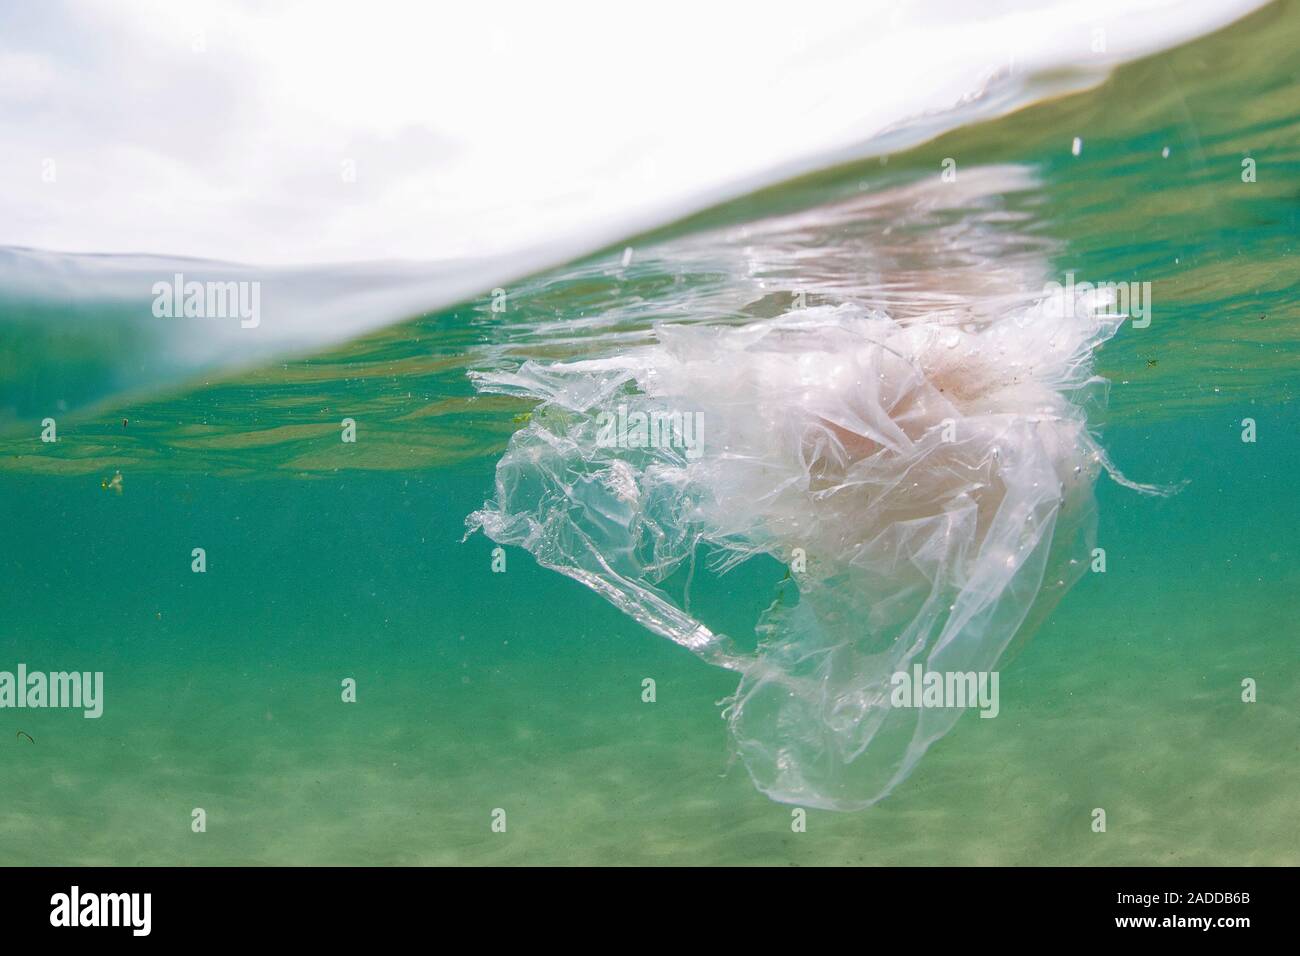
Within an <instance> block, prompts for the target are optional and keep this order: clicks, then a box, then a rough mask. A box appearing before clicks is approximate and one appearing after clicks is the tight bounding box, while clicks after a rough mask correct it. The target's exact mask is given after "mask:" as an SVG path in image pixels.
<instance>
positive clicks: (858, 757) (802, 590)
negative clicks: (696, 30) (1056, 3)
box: [0, 2, 1300, 866]
mask: <svg viewBox="0 0 1300 956" xmlns="http://www.w3.org/2000/svg"><path fill="white" fill-rule="evenodd" d="M1220 26H1221V28H1216V29H1214V30H1210V31H1207V32H1205V33H1204V35H1201V36H1198V37H1195V38H1189V39H1187V40H1186V42H1179V43H1176V44H1172V45H1168V46H1167V48H1165V49H1161V50H1158V51H1155V52H1150V53H1144V54H1143V55H1135V56H1133V57H1130V58H1128V59H1127V61H1126V62H1124V63H1122V64H1119V65H1117V66H1115V67H1114V68H1113V69H1111V70H1108V72H1107V73H1106V75H1105V76H1104V77H1102V78H1100V79H1099V80H1098V81H1097V82H1095V83H1086V84H1085V83H1078V84H1076V83H1074V82H1073V81H1072V80H1069V79H1068V78H1063V76H1059V75H1056V74H1053V73H1052V72H1051V71H1050V70H1048V71H1041V70H1040V71H1036V73H1035V78H1034V80H1033V82H1032V83H1031V82H1029V81H1028V79H1027V80H1026V85H1025V86H1024V87H1023V88H1021V89H1020V91H1019V92H1018V93H1017V94H1016V96H1015V97H1013V98H1011V99H1007V100H1005V101H999V102H996V103H994V104H992V105H988V104H986V105H985V106H980V107H979V108H977V109H975V110H974V111H973V112H970V113H964V114H962V117H961V120H960V121H953V120H952V119H951V117H947V116H944V117H930V116H928V115H927V116H925V117H923V118H922V119H921V120H920V121H917V122H913V123H911V124H899V125H897V126H896V127H892V128H891V129H889V130H888V131H886V133H885V134H883V135H882V136H881V137H879V138H878V139H876V140H874V141H873V142H874V144H875V145H874V146H873V147H872V148H871V149H869V150H863V151H862V152H861V153H860V154H858V155H852V156H840V155H832V154H825V155H823V159H822V161H821V162H819V163H814V164H808V165H807V166H806V167H805V168H791V169H789V170H787V171H786V172H784V173H782V174H781V176H779V177H775V178H774V181H764V182H758V181H754V182H747V184H746V185H745V187H744V188H743V189H740V188H738V189H736V190H734V191H733V193H734V194H732V195H726V196H722V195H721V194H719V195H717V196H712V197H711V198H710V201H708V202H706V203H701V204H699V205H698V208H695V209H686V208H683V209H681V210H678V211H679V212H680V213H681V215H673V216H670V217H665V220H664V221H663V222H654V223H650V222H647V223H641V222H640V221H635V220H633V219H628V220H626V224H627V225H626V228H625V231H623V232H618V231H617V229H611V230H610V231H608V232H607V233H604V234H600V235H599V236H598V241H595V240H593V243H592V245H591V248H579V246H574V247H573V248H570V247H569V246H568V245H567V244H565V243H559V242H558V240H557V245H556V248H555V249H554V250H553V252H554V254H553V255H550V256H548V255H546V254H545V245H546V244H545V242H542V243H541V244H540V245H539V246H537V247H536V248H539V249H541V250H542V251H541V252H540V253H538V257H537V258H536V260H535V261H534V260H532V259H527V260H525V259H517V260H514V262H515V263H516V264H519V263H522V264H520V265H518V268H517V269H516V272H517V274H508V271H509V270H507V271H505V272H503V271H502V269H501V268H500V263H501V262H502V261H504V260H501V259H493V258H492V257H491V256H488V255H485V256H484V257H478V258H476V257H474V256H469V257H466V258H465V260H464V261H463V263H461V264H459V265H458V264H457V262H456V261H455V260H454V259H439V260H438V261H437V262H436V263H435V264H433V265H421V264H420V263H419V262H418V261H416V259H417V258H418V257H413V258H412V259H411V260H402V259H398V258H395V257H393V258H384V259H383V260H382V261H377V262H375V263H370V264H361V265H356V266H350V267H337V268H333V267H329V268H327V267H325V266H317V265H307V264H294V263H290V264H288V265H286V266H284V267H282V268H278V269H266V270H264V269H260V268H258V267H255V266H251V265H240V264H238V258H237V257H230V259H229V260H228V261H227V260H221V261H218V259H217V258H215V257H214V258H202V257H188V256H185V255H179V254H175V255H174V254H173V250H171V249H169V248H167V247H165V246H164V247H153V248H144V247H137V248H136V249H135V251H134V252H120V253H118V252H115V253H113V254H111V255H110V254H103V255H99V254H95V253H93V251H88V250H71V251H68V250H62V249H57V248H54V247H50V246H46V245H42V244H41V243H23V242H19V241H16V240H13V241H11V238H10V236H9V234H4V240H5V241H4V243H3V244H0V748H3V758H2V759H0V782H2V784H3V790H4V794H5V797H4V799H3V801H0V863H3V864H6V865H91V866H99V865H130V866H137V865H138V866H155V865H197V866H208V865H274V864H287V865H501V864H519V865H541V864H552V865H554V864H559V865H611V866H626V865H744V866H748V865H780V866H787V865H789V866H827V865H834V866H839V865H921V866H931V865H1032V866H1038V865H1081V866H1082V865H1086V866H1121V865H1122V866H1133V865H1170V866H1185V865H1222V864H1228V865H1295V864H1296V863H1300V828H1297V825H1296V822H1297V819H1298V814H1300V708H1298V707H1297V701H1298V700H1300V653H1297V630H1296V628H1297V624H1296V620H1297V615H1298V614H1300V538H1298V536H1297V533H1296V532H1297V529H1298V528H1300V495H1297V493H1296V481H1295V476H1296V475H1297V474H1300V442H1298V441H1297V440H1296V438H1297V435H1298V434H1300V408H1298V406H1297V402H1296V399H1297V390H1298V389H1300V270H1298V269H1297V267H1296V254H1297V235H1298V234H1300V92H1297V91H1298V90H1300V86H1297V81H1298V79H1300V77H1297V72H1298V71H1300V61H1298V60H1297V58H1296V56H1295V51H1296V50H1297V48H1300V4H1297V3H1295V2H1282V3H1273V4H1268V5H1265V6H1262V7H1259V8H1258V9H1255V10H1253V12H1249V14H1248V15H1246V16H1244V17H1243V18H1241V19H1237V20H1235V22H1230V23H1229V22H1226V21H1225V23H1223V24H1222V25H1220ZM981 102H984V101H981ZM986 106H987V108H986ZM772 135H786V134H785V132H779V133H778V132H776V131H774V132H773V133H772ZM503 147H504V148H506V149H509V150H510V151H511V152H512V161H513V162H515V163H519V164H527V163H529V162H530V161H536V162H542V160H541V159H540V158H537V159H535V160H534V159H532V158H530V149H529V144H528V143H526V142H515V141H507V142H506V143H504V144H503ZM787 173H788V174H787ZM15 208H16V207H15ZM12 221H14V222H17V221H18V220H17V219H15V220H12ZM252 229H253V227H252V226H250V231H251V230H252ZM592 235H593V236H596V234H595V233H592ZM250 241H253V240H250ZM256 241H261V240H260V239H259V240H256ZM214 303H215V305H216V306H217V308H216V309H215V310H214ZM280 315H284V316H287V317H289V318H285V319H283V321H281V320H280V319H279V318H278V317H279V316H280ZM394 316H396V318H394Z"/></svg>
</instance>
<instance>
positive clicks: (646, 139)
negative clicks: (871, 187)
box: [0, 0, 1259, 265]
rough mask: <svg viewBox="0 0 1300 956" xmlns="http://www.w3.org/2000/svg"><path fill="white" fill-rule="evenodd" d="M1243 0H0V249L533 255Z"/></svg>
mask: <svg viewBox="0 0 1300 956" xmlns="http://www.w3.org/2000/svg"><path fill="white" fill-rule="evenodd" d="M1258 5H1259V4H1258V2H1254V0H1181V2H1179V0H1128V2H1119V0H1088V2H1051V0H1048V2H1042V3H1027V2H1015V0H972V2H962V0H943V2H938V0H925V2H914V3H883V2H878V0H865V2H862V0H859V2H845V3H832V2H826V0H801V2H798V3H789V2H784V3H765V2H758V3H755V2H745V3H733V2H706V0H690V2H677V0H655V2H644V3H618V2H604V3H556V4H544V3H533V2H510V0H469V2H457V3H446V2H441V0H434V2H429V3H418V4H417V3H411V4H399V3H392V2H387V0H368V2H365V3H358V2H356V0H349V2H344V3H333V2H293V3H265V4H251V3H236V2H213V0H192V2H175V0H173V2H165V0H157V2H152V0H124V2H123V0H119V2H107V0H105V2H98V0H85V2H81V3H72V4H67V5H62V4H57V3H51V4H36V3H33V4H9V5H6V6H5V7H4V8H3V9H0V245H24V246H34V247H38V248H45V249H52V250H58V251H69V252H152V253H161V254H167V255H188V256H202V257H210V258H216V259H224V260H231V261H240V262H248V263H253V264H266V265H270V264H317V263H325V262H335V261H368V260H376V259H391V258H401V259H411V260H434V259H461V258H466V257H471V258H477V257H501V256H506V257H509V256H521V257H524V258H537V257H538V256H539V255H540V256H541V257H542V258H545V257H546V255H547V253H548V251H549V252H551V253H553V254H554V256H556V257H558V256H559V254H560V253H561V252H565V253H576V252H580V251H585V250H586V249H589V248H592V247H594V246H597V245H601V244H604V243H606V242H610V241H616V240H617V239H619V238H620V237H622V236H624V235H627V234H629V233H630V232H633V231H636V230H638V229H641V228H646V227H649V226H652V225H658V224H661V223H662V222H665V221H667V220H670V219H672V218H675V217H676V216H678V215H681V214H684V213H687V212H690V211H692V210H694V209H696V208H699V207H700V206H702V205H705V204H708V203H709V202H712V201H716V200H718V199H721V198H726V197H728V196H730V195H734V194H736V193H738V192H742V191H747V190H748V189H749V188H752V187H753V186H755V185H758V184H760V183H765V182H770V181H773V180H775V179H778V178H781V177H783V176H784V175H787V174H788V173H790V172H791V171H794V170H801V169H806V168H809V167H811V166H815V165H816V164H817V163H819V162H823V161H824V160H825V157H826V156H827V155H828V154H831V153H835V152H837V151H839V152H841V153H842V152H843V151H846V150H849V151H853V150H856V151H861V152H864V153H865V152H868V151H869V148H867V147H864V146H863V144H864V143H865V142H866V141H867V140H869V139H870V138H871V137H872V136H873V135H875V134H876V133H878V132H879V131H880V130H882V129H883V128H885V127H887V126H888V125H889V124H892V123H895V122H897V121H900V120H903V119H906V118H909V117H914V116H917V115H919V114H922V113H925V112H930V111H938V110H944V109H948V108H951V107H953V106H954V105H955V104H956V103H958V102H959V101H960V100H961V98H962V97H963V96H964V95H967V94H970V93H972V92H974V91H976V90H978V89H979V88H980V87H981V86H982V85H983V84H984V83H985V82H986V81H987V80H988V79H989V77H990V76H991V75H993V74H994V73H995V71H997V70H999V69H1000V68H1005V67H1006V65H1007V64H1008V62H1009V61H1010V60H1011V59H1012V57H1014V58H1015V62H1016V66H1017V68H1018V69H1019V70H1024V71H1026V72H1032V71H1033V70H1035V69H1037V68H1040V67H1044V66H1048V65H1075V66H1080V67H1083V68H1090V69H1100V68H1104V67H1105V66H1107V65H1108V64H1110V63H1113V62H1115V61H1116V60H1119V59H1125V58H1130V57H1132V56H1135V55H1138V54H1141V53H1145V52H1149V51H1152V50H1154V49H1158V48H1160V47H1163V46H1168V45H1171V44H1173V43H1174V42H1178V41H1181V40H1183V39H1187V38H1189V37H1191V36H1194V35H1196V34H1198V33H1203V32H1206V31H1208V30H1210V29H1213V28H1215V27H1217V26H1220V25H1222V24H1225V23H1227V22H1230V21H1231V20H1232V19H1235V18H1236V17H1237V16H1240V15H1241V14H1242V13H1244V12H1246V11H1247V10H1249V9H1251V8H1252V7H1254V6H1258ZM25 8H26V9H25ZM1096 28H1102V29H1104V30H1105V31H1106V46H1107V51H1106V53H1105V54H1104V55H1099V54H1097V53H1096V52H1095V51H1094V50H1093V41H1094V33H1093V31H1094V30H1095V29H1096ZM1067 146H1068V144H1067ZM348 162H351V163H353V164H354V168H355V173H356V178H355V182H348V181H346V180H345V176H344V168H345V165H344V164H345V163H348ZM51 163H52V164H53V165H52V166H51ZM51 169H52V170H53V173H54V179H53V181H52V182H49V181H46V179H48V176H49V172H50V171H51ZM524 253H529V255H528V256H524Z"/></svg>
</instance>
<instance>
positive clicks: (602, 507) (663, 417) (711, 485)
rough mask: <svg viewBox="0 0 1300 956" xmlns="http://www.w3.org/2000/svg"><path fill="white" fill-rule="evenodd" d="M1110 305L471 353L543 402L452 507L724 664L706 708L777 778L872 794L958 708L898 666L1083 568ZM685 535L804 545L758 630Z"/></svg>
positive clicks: (1091, 517) (797, 319)
mask: <svg viewBox="0 0 1300 956" xmlns="http://www.w3.org/2000/svg"><path fill="white" fill-rule="evenodd" d="M1071 305H1072V304H1071ZM1122 321H1123V318H1122V317H1117V316H1111V315H1105V314H1098V312H1097V311H1096V310H1095V309H1094V308H1091V307H1090V308H1085V309H1082V310H1077V309H1075V308H1064V307H1063V303H1061V302H1059V301H1056V302H1053V301H1050V300H1049V301H1045V302H1043V303H1041V304H1039V305H1038V306H1037V307H1036V308H1034V309H1031V310H1029V311H1025V312H1021V313H1019V314H1017V315H1014V316H1007V317H1006V318H1004V319H1001V320H996V321H991V322H985V323H982V324H979V325H978V326H977V325H974V324H968V325H966V326H962V327H957V326H952V325H945V324H942V323H926V322H913V323H911V324H909V325H906V326H905V325H900V324H899V323H897V322H895V321H894V320H893V319H891V318H890V317H889V316H888V315H885V314H883V313H880V312H877V311H869V310H866V309H863V308H861V307H858V306H854V305H843V306H839V307H819V308H809V309H801V310H797V311H792V312H789V313H787V314H785V315H782V316H779V317H777V318H774V319H769V320H766V321H760V322H754V323H752V324H748V325H744V326H700V325H695V326H690V325H670V326H661V327H658V328H657V329H656V339H657V341H656V342H655V343H654V344H652V345H649V346H644V347H638V348H634V349H630V350H627V351H626V352H624V353H623V354H619V355H616V356H613V357H609V358H603V359H595V360H590V361H576V362H567V363H557V364H550V365H545V364H538V363H534V362H531V361H530V362H526V363H524V364H523V365H522V366H521V367H520V368H519V369H518V370H516V371H514V372H509V373H474V376H473V377H474V379H475V381H476V384H477V386H478V388H479V389H480V390H482V391H485V392H495V393H503V394H510V395H518V396H525V397H528V398H532V399H537V400H539V401H540V403H541V404H540V405H538V406H537V408H536V409H535V410H534V412H533V415H532V416H531V419H530V421H529V422H528V424H527V425H526V426H525V427H523V428H522V429H521V430H519V431H518V432H517V433H516V434H515V435H514V436H513V438H512V439H511V441H510V443H509V447H508V449H507V451H506V452H505V454H504V456H503V457H502V459H501V460H500V462H499V463H498V465H497V469H496V494H495V498H494V500H493V501H491V502H489V503H487V504H486V505H485V506H484V508H483V509H482V510H479V511H476V512H475V513H473V514H472V515H470V516H469V517H468V518H467V526H468V528H469V531H470V532H472V531H474V530H476V529H481V530H482V531H483V532H484V533H486V534H487V536H488V537H489V538H491V539H492V540H493V541H496V542H498V543H500V544H504V545H517V546H519V547H522V548H525V549H526V550H528V551H529V552H531V553H532V554H533V555H534V557H535V558H536V559H537V561H538V562H539V563H540V564H542V565H543V566H545V567H548V568H552V569H554V570H556V571H559V572H561V573H563V574H567V575H569V576H570V577H573V578H575V579H577V580H578V581H581V582H582V583H583V584H585V585H587V586H588V587H590V588H591V589H592V590H594V591H596V592H597V593H598V594H601V595H602V596H603V597H605V598H606V599H607V600H609V601H610V602H612V603H613V604H614V605H616V606H617V607H618V608H620V609H621V610H622V611H624V612H625V613H626V614H628V615H629V616H630V617H632V618H634V619H635V620H637V621H639V622H640V623H641V624H643V625H644V626H645V627H647V628H649V629H650V630H651V631H654V632H655V633H658V634H660V635H663V636H664V637H667V638H669V639H670V640H673V641H675V642H677V643H678V644H681V645H682V646H684V647H687V648H689V649H690V650H692V651H693V652H695V653H696V654H698V655H699V656H700V657H701V658H703V659H704V660H706V661H708V662H710V663H712V664H715V665H718V666H721V667H726V668H729V669H732V670H734V671H736V672H737V673H738V674H739V675H740V685H739V687H738V689H737V691H736V693H735V695H734V697H732V698H730V699H729V701H727V702H726V707H725V709H724V711H723V714H724V717H725V718H726V719H727V721H728V722H729V724H730V729H731V733H732V735H733V738H734V743H735V748H736V752H737V753H738V755H739V757H740V758H741V760H743V762H744V765H745V767H746V768H747V769H748V771H749V773H750V775H751V776H752V778H753V780H754V783H755V784H756V785H757V787H758V788H759V789H760V790H762V791H763V792H764V793H766V794H768V795H769V796H770V797H771V798H773V799H775V800H778V801H782V802H787V803H797V804H799V805H802V806H811V807H822V808H830V809H840V810H851V809H858V808H862V807H866V806H868V805H870V804H872V803H874V802H875V801H877V800H879V799H880V798H881V797H883V796H885V795H886V794H888V793H889V792H890V791H891V790H892V789H893V788H894V787H895V786H896V785H897V784H898V783H899V782H900V781H902V780H903V779H904V778H905V777H906V776H907V775H908V773H909V772H910V771H911V769H912V768H913V767H914V766H915V765H916V763H917V761H918V760H919V759H920V758H921V756H922V755H923V754H924V753H925V751H926V749H927V748H928V747H929V746H930V744H932V743H933V742H934V741H936V740H937V739H939V738H940V737H941V736H943V735H944V734H945V733H947V732H948V731H949V730H950V729H951V728H952V726H953V724H954V723H955V722H956V720H957V719H958V717H959V716H960V715H961V713H962V711H961V710H960V709H956V708H951V707H949V708H911V707H909V708H903V707H895V706H892V705H891V701H890V691H891V683H890V681H891V677H892V676H893V675H894V674H896V673H899V672H909V671H910V670H911V668H912V666H913V665H914V664H918V663H919V664H921V665H923V667H924V669H925V670H926V671H944V672H955V671H960V672H990V671H995V670H996V669H997V667H998V663H999V661H1000V660H1002V659H1003V657H1004V655H1005V653H1006V652H1007V649H1008V646H1009V645H1010V644H1011V643H1012V641H1013V639H1016V638H1017V636H1018V635H1019V636H1020V637H1021V638H1024V637H1027V636H1028V633H1029V631H1031V630H1032V628H1033V626H1034V624H1035V622H1036V621H1037V620H1038V619H1040V618H1041V617H1042V616H1043V615H1044V614H1045V613H1046V611H1047V610H1049V609H1050V607H1051V606H1052V605H1053V604H1054V603H1055V601H1056V600H1057V599H1058V598H1059V597H1060V596H1061V595H1062V594H1063V593H1064V592H1065V591H1066V590H1067V589H1068V588H1069V587H1070V585H1071V584H1072V583H1073V582H1074V581H1075V580H1076V579H1077V578H1078V576H1079V575H1080V574H1081V573H1082V572H1083V571H1084V570H1085V568H1086V566H1087V563H1088V561H1089V560H1090V549H1091V547H1092V542H1093V535H1094V529H1095V505H1094V499H1093V484H1094V482H1095V480H1096V478H1097V475H1098V472H1099V471H1100V470H1101V469H1102V468H1107V469H1110V464H1109V462H1108V461H1107V459H1106V456H1105V453H1104V452H1103V450H1102V449H1101V448H1100V446H1099V445H1098V443H1097V441H1096V440H1095V439H1094V437H1093V436H1092V435H1091V434H1090V433H1089V431H1088V427H1087V422H1086V418H1085V414H1084V411H1083V407H1084V405H1085V404H1086V400H1087V399H1088V398H1089V397H1092V398H1104V386H1105V382H1104V380H1102V379H1100V378H1097V377H1095V376H1094V375H1093V373H1092V353H1093V351H1094V349H1095V348H1096V347H1097V346H1098V345H1099V344H1100V343H1102V342H1104V341H1105V340H1106V339H1107V338H1109V337H1110V336H1111V335H1113V334H1114V332H1115V331H1116V330H1117V328H1118V327H1119V325H1120V323H1121V322H1122ZM642 416H643V417H642ZM1111 471H1112V475H1113V476H1115V477H1116V478H1117V480H1120V481H1121V482H1123V483H1124V484H1127V485H1129V486H1130V487H1134V488H1138V489H1140V490H1143V491H1157V490H1158V489H1155V488H1151V487H1149V486H1139V485H1135V484H1133V483H1131V482H1128V481H1127V480H1125V479H1123V478H1122V476H1119V475H1118V474H1117V473H1115V472H1114V471H1113V469H1111ZM701 549H703V550H704V551H707V552H708V553H710V554H712V555H713V556H714V562H713V564H714V571H725V570H727V569H728V568H730V567H732V566H734V565H735V564H737V563H739V562H741V561H744V560H746V559H748V558H751V557H753V556H755V555H758V554H767V555H771V556H773V557H775V558H776V559H777V560H779V561H781V562H783V563H787V564H789V563H791V562H794V563H795V565H797V566H798V567H799V568H800V569H799V570H797V571H795V572H793V573H792V574H791V575H790V576H789V579H788V580H787V581H786V582H784V585H783V586H782V588H781V589H780V593H779V595H778V597H777V599H776V600H775V601H774V603H773V605H772V606H771V607H770V608H769V609H768V610H767V611H766V612H765V613H764V614H763V615H762V617H761V619H760V621H759V623H758V625H757V635H756V636H757V645H756V647H755V648H754V649H749V650H747V649H744V648H742V646H741V642H738V641H734V640H732V639H730V638H728V637H726V636H725V635H723V634H719V633H715V632H714V630H712V629H711V628H710V627H709V626H708V624H707V623H706V622H704V621H701V620H697V619H696V618H695V617H694V616H693V615H692V614H691V613H690V612H689V610H688V609H687V608H686V607H685V606H684V602H679V601H675V600H674V599H673V598H672V597H671V596H670V595H669V594H668V593H667V591H665V590H664V588H663V587H662V586H661V585H662V584H663V582H665V580H667V579H668V578H669V577H670V576H672V575H674V574H676V573H679V572H681V571H682V570H683V569H688V570H689V573H695V570H696V569H695V568H694V562H695V560H696V554H697V552H699V551H700V550H701ZM797 558H801V559H802V560H798V561H796V560H795V559H797ZM805 566H806V567H805Z"/></svg>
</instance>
